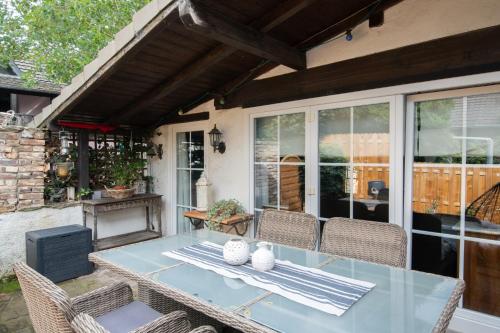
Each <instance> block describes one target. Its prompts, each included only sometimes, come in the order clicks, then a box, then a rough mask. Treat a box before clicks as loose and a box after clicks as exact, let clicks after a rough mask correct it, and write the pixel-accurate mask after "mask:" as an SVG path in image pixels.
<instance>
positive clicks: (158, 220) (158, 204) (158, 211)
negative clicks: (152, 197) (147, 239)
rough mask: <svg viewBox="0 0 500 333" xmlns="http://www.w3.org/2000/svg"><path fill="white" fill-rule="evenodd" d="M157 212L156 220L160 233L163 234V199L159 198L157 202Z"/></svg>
mask: <svg viewBox="0 0 500 333" xmlns="http://www.w3.org/2000/svg"><path fill="white" fill-rule="evenodd" d="M154 211H155V213H156V221H157V223H158V233H159V234H160V235H163V234H162V233H161V199H158V202H157V204H156V208H155V210H154Z"/></svg>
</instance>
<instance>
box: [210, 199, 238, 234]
mask: <svg viewBox="0 0 500 333" xmlns="http://www.w3.org/2000/svg"><path fill="white" fill-rule="evenodd" d="M239 214H245V208H243V206H242V205H241V203H240V202H239V201H238V200H235V199H229V200H219V201H216V202H214V203H213V204H212V205H210V207H209V208H208V211H207V219H208V222H207V226H208V228H209V229H211V230H220V224H221V222H222V221H223V220H225V219H228V218H230V217H231V216H234V215H239Z"/></svg>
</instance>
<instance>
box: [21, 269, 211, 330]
mask: <svg viewBox="0 0 500 333" xmlns="http://www.w3.org/2000/svg"><path fill="white" fill-rule="evenodd" d="M14 271H15V273H16V275H17V278H18V280H19V283H20V285H21V290H22V293H23V296H24V299H25V300H26V305H27V307H28V311H29V315H30V318H31V322H32V324H33V328H34V329H35V331H36V332H39V333H46V332H51V333H72V332H77V333H83V332H85V333H109V330H107V329H106V328H104V327H103V325H101V324H99V323H98V321H97V320H99V318H98V317H100V318H103V317H102V316H103V315H108V316H109V314H116V313H117V311H119V310H123V309H125V308H126V307H127V306H130V305H131V304H132V303H134V305H137V306H140V307H142V308H147V309H149V308H148V307H147V306H146V305H145V304H143V303H140V302H133V299H132V289H131V288H130V286H129V285H128V284H126V283H124V282H119V283H116V284H114V285H112V286H109V287H102V288H99V289H96V290H94V291H91V292H89V293H87V294H84V295H81V296H78V297H75V298H69V296H68V295H67V294H66V292H65V291H64V290H62V289H61V288H59V287H58V286H56V285H55V284H54V283H52V282H51V281H50V280H48V279H47V278H45V277H44V276H42V275H40V274H39V273H38V272H36V271H35V270H33V269H32V268H30V267H29V266H27V265H26V264H24V263H17V264H15V265H14ZM135 309H137V307H136V308H134V310H135ZM147 313H148V314H155V313H156V314H157V316H155V318H154V319H153V320H151V321H150V322H146V323H143V324H141V325H140V326H139V327H137V328H134V329H133V330H132V331H131V332H134V333H162V332H168V333H173V332H176V333H177V332H186V333H187V332H189V330H190V326H191V324H190V322H189V321H188V319H187V315H186V313H185V312H183V311H175V312H172V313H169V314H167V315H161V314H160V313H157V312H156V311H154V310H152V309H150V310H148V312H147ZM96 318H97V320H96ZM139 319H140V318H139ZM194 332H196V333H214V332H216V331H215V330H214V329H213V328H211V327H209V326H204V327H199V328H198V329H196V330H194V331H191V333H194Z"/></svg>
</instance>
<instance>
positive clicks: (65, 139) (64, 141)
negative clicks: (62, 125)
mask: <svg viewBox="0 0 500 333" xmlns="http://www.w3.org/2000/svg"><path fill="white" fill-rule="evenodd" d="M70 135H71V134H70V133H69V132H67V131H60V132H59V142H60V144H61V155H69V139H70Z"/></svg>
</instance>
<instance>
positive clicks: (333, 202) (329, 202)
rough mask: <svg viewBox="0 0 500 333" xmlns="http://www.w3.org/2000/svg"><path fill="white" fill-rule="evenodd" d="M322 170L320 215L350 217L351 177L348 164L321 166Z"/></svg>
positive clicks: (325, 216)
mask: <svg viewBox="0 0 500 333" xmlns="http://www.w3.org/2000/svg"><path fill="white" fill-rule="evenodd" d="M319 171H320V206H319V211H320V216H321V217H324V218H330V217H333V216H341V217H349V216H350V214H349V213H350V203H349V179H348V172H347V171H348V167H347V166H321V167H320V168H319Z"/></svg>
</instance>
